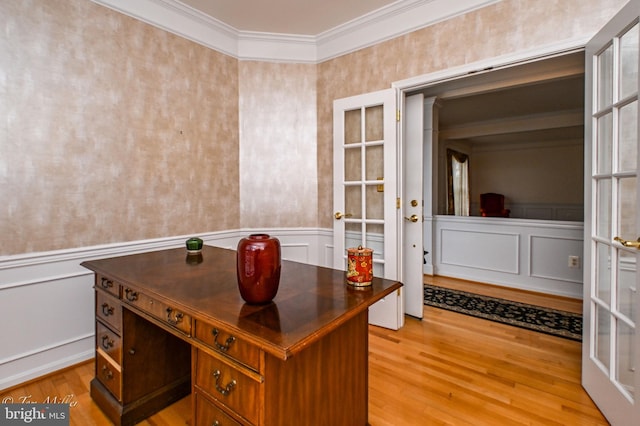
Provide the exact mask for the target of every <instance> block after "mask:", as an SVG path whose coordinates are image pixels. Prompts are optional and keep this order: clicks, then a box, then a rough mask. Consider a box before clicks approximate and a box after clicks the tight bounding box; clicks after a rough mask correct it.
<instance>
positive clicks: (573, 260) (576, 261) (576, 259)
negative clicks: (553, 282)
mask: <svg viewBox="0 0 640 426" xmlns="http://www.w3.org/2000/svg"><path fill="white" fill-rule="evenodd" d="M579 267H580V256H569V268H579Z"/></svg>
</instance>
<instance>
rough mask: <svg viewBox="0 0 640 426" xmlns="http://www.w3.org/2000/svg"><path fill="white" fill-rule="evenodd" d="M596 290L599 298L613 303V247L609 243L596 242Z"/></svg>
mask: <svg viewBox="0 0 640 426" xmlns="http://www.w3.org/2000/svg"><path fill="white" fill-rule="evenodd" d="M596 276H597V281H596V291H595V294H596V295H597V297H598V299H600V300H602V301H603V302H604V303H606V304H610V303H611V248H610V246H609V245H607V244H602V243H597V244H596Z"/></svg>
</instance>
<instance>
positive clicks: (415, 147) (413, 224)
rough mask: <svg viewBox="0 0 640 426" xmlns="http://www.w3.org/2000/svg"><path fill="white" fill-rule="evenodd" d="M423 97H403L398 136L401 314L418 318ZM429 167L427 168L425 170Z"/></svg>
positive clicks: (420, 307) (420, 305)
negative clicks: (401, 128) (399, 133)
mask: <svg viewBox="0 0 640 426" xmlns="http://www.w3.org/2000/svg"><path fill="white" fill-rule="evenodd" d="M423 103H424V95H422V94H417V95H412V96H407V97H406V98H405V101H404V104H405V105H404V108H403V114H404V120H403V123H404V129H403V134H402V159H401V161H400V163H401V167H400V169H401V171H402V182H401V187H402V193H403V195H402V200H401V207H402V216H403V218H404V220H403V221H402V223H403V229H402V234H401V235H402V251H401V253H402V254H401V264H402V276H401V280H402V283H403V284H404V309H405V313H406V314H408V315H411V316H413V317H416V318H422V316H423V312H424V301H423V297H424V296H423V291H424V289H423V287H424V280H423V275H424V274H423V263H424V259H425V257H424V256H425V255H424V250H425V248H424V241H423V236H424V232H423V225H424V213H423V209H424V199H423V195H424V191H423V184H424V179H423V175H424V164H423V150H424V149H423V148H424V141H423V132H424V128H425V127H424V117H423ZM429 166H430V164H429V165H428V167H429Z"/></svg>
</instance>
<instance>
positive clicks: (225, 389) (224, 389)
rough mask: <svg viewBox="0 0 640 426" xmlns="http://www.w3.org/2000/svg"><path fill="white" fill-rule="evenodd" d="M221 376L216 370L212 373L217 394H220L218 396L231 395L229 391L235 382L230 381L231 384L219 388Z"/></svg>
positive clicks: (234, 385)
mask: <svg viewBox="0 0 640 426" xmlns="http://www.w3.org/2000/svg"><path fill="white" fill-rule="evenodd" d="M221 375H222V373H221V372H220V370H216V371H214V372H213V377H215V378H216V390H217V391H218V392H220V394H222V395H224V396H227V395H229V394H230V393H231V391H232V390H233V388H235V387H236V381H235V380H232V381H231V382H229V384H227V386H225V387H222V386H220V376H221Z"/></svg>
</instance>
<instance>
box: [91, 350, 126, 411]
mask: <svg viewBox="0 0 640 426" xmlns="http://www.w3.org/2000/svg"><path fill="white" fill-rule="evenodd" d="M96 377H97V378H98V380H100V381H101V382H102V384H103V385H104V386H105V387H106V388H107V389H109V392H111V393H112V394H113V396H114V397H116V399H117V400H118V401H122V372H121V371H120V368H118V367H117V366H116V365H114V364H113V363H111V362H109V361H108V358H107V357H106V356H105V355H104V354H103V353H102V352H101V351H100V350H97V351H96Z"/></svg>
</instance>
